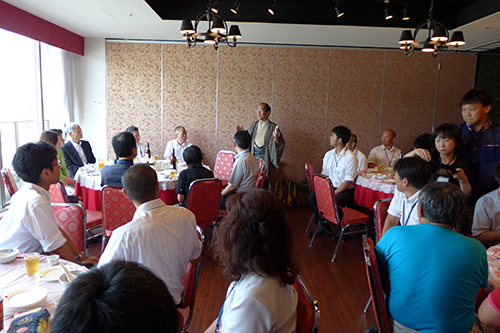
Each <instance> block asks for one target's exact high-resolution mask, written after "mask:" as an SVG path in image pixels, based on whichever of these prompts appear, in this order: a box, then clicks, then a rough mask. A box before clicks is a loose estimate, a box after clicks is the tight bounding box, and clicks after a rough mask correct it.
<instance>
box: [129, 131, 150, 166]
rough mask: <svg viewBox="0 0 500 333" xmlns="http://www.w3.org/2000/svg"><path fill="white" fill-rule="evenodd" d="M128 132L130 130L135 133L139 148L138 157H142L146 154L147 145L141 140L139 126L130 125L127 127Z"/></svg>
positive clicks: (136, 143)
mask: <svg viewBox="0 0 500 333" xmlns="http://www.w3.org/2000/svg"><path fill="white" fill-rule="evenodd" d="M126 131H127V132H130V133H132V134H133V135H134V138H135V145H136V148H137V159H138V160H139V159H141V158H143V157H145V156H146V145H145V144H144V143H142V142H139V141H140V140H141V135H140V133H139V128H138V127H137V126H130V127H128V128H127V129H126Z"/></svg>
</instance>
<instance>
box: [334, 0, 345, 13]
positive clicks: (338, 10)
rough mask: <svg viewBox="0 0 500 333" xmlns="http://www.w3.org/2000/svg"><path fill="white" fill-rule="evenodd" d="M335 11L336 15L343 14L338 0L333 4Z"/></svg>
mask: <svg viewBox="0 0 500 333" xmlns="http://www.w3.org/2000/svg"><path fill="white" fill-rule="evenodd" d="M335 13H336V14H337V17H341V16H342V15H344V12H343V11H342V10H340V0H337V3H336V5H335Z"/></svg>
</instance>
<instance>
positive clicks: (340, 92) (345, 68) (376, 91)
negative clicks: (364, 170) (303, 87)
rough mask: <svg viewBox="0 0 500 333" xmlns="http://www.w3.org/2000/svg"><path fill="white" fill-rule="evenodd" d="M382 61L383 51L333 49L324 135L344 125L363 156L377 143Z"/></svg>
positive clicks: (327, 147)
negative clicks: (354, 137) (355, 140)
mask: <svg viewBox="0 0 500 333" xmlns="http://www.w3.org/2000/svg"><path fill="white" fill-rule="evenodd" d="M384 58H385V52H384V51H362V50H332V63H331V67H330V90H329V97H328V126H327V128H326V136H327V138H329V137H330V135H331V131H332V128H334V127H335V126H338V125H344V126H347V127H348V128H349V129H350V130H351V132H352V133H354V134H356V136H357V137H358V149H359V150H360V151H362V152H363V153H365V154H366V155H368V154H369V152H370V150H371V149H372V148H373V146H375V145H376V144H377V142H378V140H379V122H380V108H381V99H382V84H383V75H384ZM330 149H331V147H330V145H329V141H327V146H326V150H330Z"/></svg>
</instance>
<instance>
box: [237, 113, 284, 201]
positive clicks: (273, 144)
mask: <svg viewBox="0 0 500 333" xmlns="http://www.w3.org/2000/svg"><path fill="white" fill-rule="evenodd" d="M270 114H271V107H270V106H269V104H267V103H261V104H259V106H258V107H257V118H259V120H257V121H256V122H254V123H252V125H250V127H249V128H248V133H250V136H251V137H252V143H251V144H250V147H251V148H250V151H251V152H252V154H254V155H255V157H257V158H260V159H261V160H263V161H264V167H265V169H266V170H267V177H266V183H265V184H264V188H265V189H267V188H268V187H267V183H269V189H270V190H271V191H272V192H274V191H275V184H276V175H277V172H278V168H279V163H280V160H281V156H282V155H283V150H284V149H285V139H284V138H283V134H281V131H280V130H279V128H278V125H276V124H275V123H273V122H272V121H270V120H269V115H270ZM242 129H243V126H242V125H238V126H236V130H237V131H239V130H242Z"/></svg>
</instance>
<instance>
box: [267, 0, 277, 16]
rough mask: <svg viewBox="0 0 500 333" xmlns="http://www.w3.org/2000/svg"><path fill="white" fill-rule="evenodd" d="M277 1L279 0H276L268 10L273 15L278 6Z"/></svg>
mask: <svg viewBox="0 0 500 333" xmlns="http://www.w3.org/2000/svg"><path fill="white" fill-rule="evenodd" d="M277 2H278V0H274V2H273V4H272V5H271V7H269V8H268V9H267V10H268V12H269V13H271V15H274V13H275V12H276V9H277V8H278V5H277Z"/></svg>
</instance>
